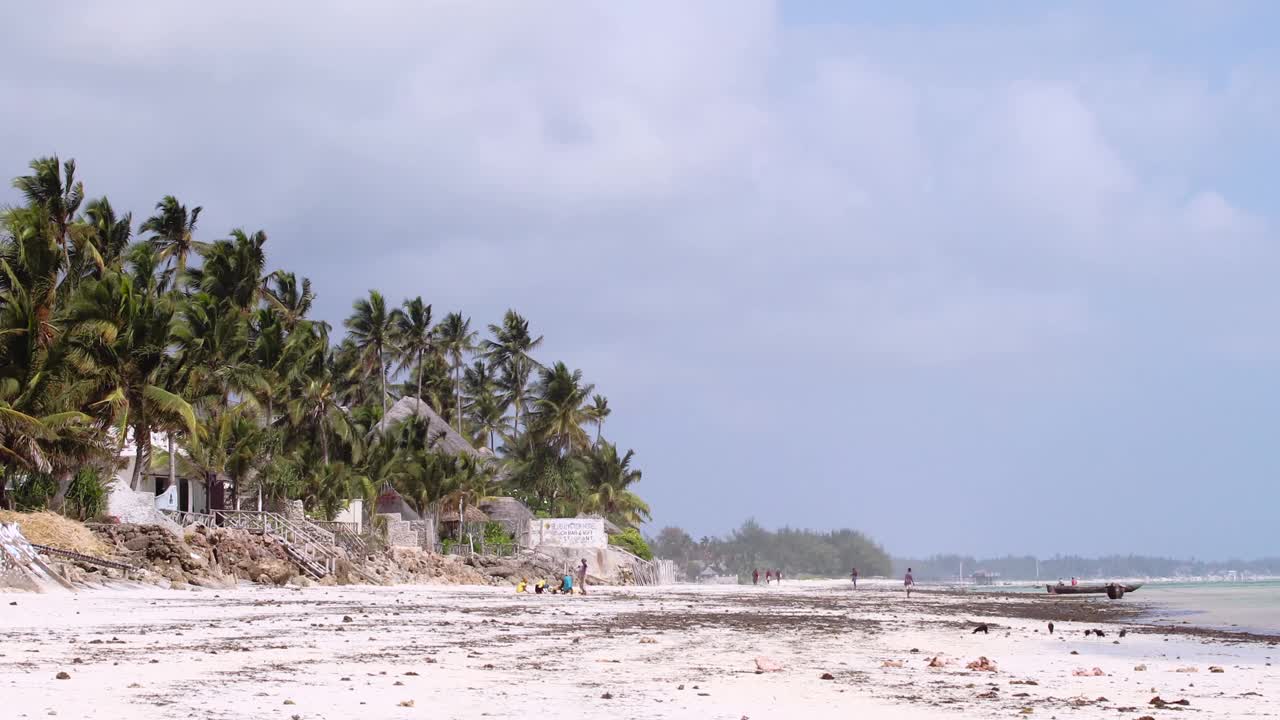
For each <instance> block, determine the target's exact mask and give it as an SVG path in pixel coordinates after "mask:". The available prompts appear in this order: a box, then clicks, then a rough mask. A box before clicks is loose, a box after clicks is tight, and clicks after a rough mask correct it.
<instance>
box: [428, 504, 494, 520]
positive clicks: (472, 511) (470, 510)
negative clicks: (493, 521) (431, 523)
mask: <svg viewBox="0 0 1280 720" xmlns="http://www.w3.org/2000/svg"><path fill="white" fill-rule="evenodd" d="M465 517H466V524H468V525H472V524H479V523H486V522H489V516H488V515H485V514H484V512H483V511H482V510H481V509H480V508H478V507H476V506H475V505H468V506H467V508H466V511H465ZM440 522H442V523H457V522H458V511H457V510H446V511H444V512H442V513H440Z"/></svg>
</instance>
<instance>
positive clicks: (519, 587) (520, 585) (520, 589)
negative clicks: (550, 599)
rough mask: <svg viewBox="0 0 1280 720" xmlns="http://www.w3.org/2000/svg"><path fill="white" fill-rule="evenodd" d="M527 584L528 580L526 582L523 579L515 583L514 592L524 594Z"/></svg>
mask: <svg viewBox="0 0 1280 720" xmlns="http://www.w3.org/2000/svg"><path fill="white" fill-rule="evenodd" d="M528 584H529V581H528V580H526V579H525V578H520V582H518V583H516V592H518V593H522V592H524V589H525V586H527V585H528Z"/></svg>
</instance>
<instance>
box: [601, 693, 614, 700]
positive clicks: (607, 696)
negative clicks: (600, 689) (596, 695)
mask: <svg viewBox="0 0 1280 720" xmlns="http://www.w3.org/2000/svg"><path fill="white" fill-rule="evenodd" d="M600 699H601V700H612V699H613V694H612V693H605V694H603V695H601V696H600Z"/></svg>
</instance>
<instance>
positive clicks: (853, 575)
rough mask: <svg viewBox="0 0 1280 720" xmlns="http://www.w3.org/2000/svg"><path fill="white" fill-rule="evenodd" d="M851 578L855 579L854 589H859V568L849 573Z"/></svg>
mask: <svg viewBox="0 0 1280 720" xmlns="http://www.w3.org/2000/svg"><path fill="white" fill-rule="evenodd" d="M849 578H850V579H851V580H853V589H854V590H857V589H858V568H854V569H853V572H852V573H850V574H849Z"/></svg>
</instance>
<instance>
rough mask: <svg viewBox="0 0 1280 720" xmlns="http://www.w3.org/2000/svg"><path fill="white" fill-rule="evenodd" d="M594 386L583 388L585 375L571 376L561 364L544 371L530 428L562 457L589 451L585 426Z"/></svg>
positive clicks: (576, 373) (538, 386) (536, 390)
mask: <svg viewBox="0 0 1280 720" xmlns="http://www.w3.org/2000/svg"><path fill="white" fill-rule="evenodd" d="M593 389H594V386H593V385H590V384H583V382H582V371H581V370H574V371H572V372H570V370H569V368H568V366H567V365H565V364H564V363H562V362H557V363H556V364H555V365H554V366H552V367H551V368H546V369H543V370H542V374H541V377H540V378H539V379H538V385H537V387H536V388H535V395H536V396H537V400H535V401H534V411H533V418H532V420H531V421H530V428H531V429H532V430H534V431H535V432H536V433H537V434H538V436H539V437H541V438H545V439H546V441H547V442H548V443H549V444H550V445H551V446H552V447H553V448H555V449H556V450H557V451H558V452H559V453H560V454H561V455H567V454H569V453H572V452H574V451H576V450H581V449H584V448H586V447H587V446H588V445H589V444H590V439H589V438H588V437H587V433H586V431H584V430H583V429H582V424H583V423H584V422H585V421H586V420H587V412H586V407H587V398H588V397H590V396H591V391H592V390H593Z"/></svg>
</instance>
